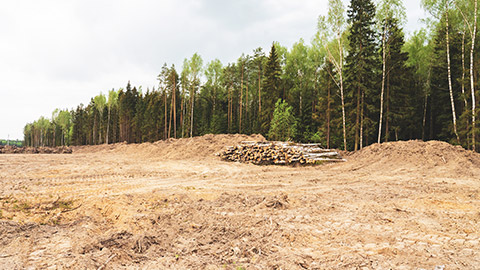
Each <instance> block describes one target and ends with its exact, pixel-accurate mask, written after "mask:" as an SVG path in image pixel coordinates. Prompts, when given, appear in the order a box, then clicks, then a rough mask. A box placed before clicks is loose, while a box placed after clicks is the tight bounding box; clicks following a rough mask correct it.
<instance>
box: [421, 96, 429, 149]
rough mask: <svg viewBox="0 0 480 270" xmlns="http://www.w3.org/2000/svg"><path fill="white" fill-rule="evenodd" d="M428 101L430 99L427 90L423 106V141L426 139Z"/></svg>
mask: <svg viewBox="0 0 480 270" xmlns="http://www.w3.org/2000/svg"><path fill="white" fill-rule="evenodd" d="M427 101H428V95H427V93H426V92H425V104H424V107H423V122H422V141H425V123H426V119H427Z"/></svg>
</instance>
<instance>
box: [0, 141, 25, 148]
mask: <svg viewBox="0 0 480 270" xmlns="http://www.w3.org/2000/svg"><path fill="white" fill-rule="evenodd" d="M0 145H15V146H18V147H22V146H23V141H21V140H0Z"/></svg>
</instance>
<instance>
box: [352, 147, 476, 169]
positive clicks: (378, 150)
mask: <svg viewBox="0 0 480 270" xmlns="http://www.w3.org/2000/svg"><path fill="white" fill-rule="evenodd" d="M349 160H351V161H353V162H355V163H362V164H363V165H364V166H365V167H372V166H375V167H378V166H381V167H382V169H383V170H388V169H389V168H395V169H397V170H398V169H400V170H401V169H413V168H415V169H420V170H423V171H427V170H431V169H434V171H436V172H437V173H440V174H448V175H450V174H452V173H453V174H456V175H459V176H465V175H466V176H472V175H471V174H472V173H473V171H477V168H479V167H480V154H477V153H474V152H472V151H468V150H465V149H463V148H462V147H461V146H453V145H451V144H448V143H446V142H440V141H427V142H424V141H418V140H412V141H399V142H388V143H382V144H373V145H370V146H368V147H365V148H363V149H362V150H360V151H357V152H355V153H353V154H351V155H350V157H349Z"/></svg>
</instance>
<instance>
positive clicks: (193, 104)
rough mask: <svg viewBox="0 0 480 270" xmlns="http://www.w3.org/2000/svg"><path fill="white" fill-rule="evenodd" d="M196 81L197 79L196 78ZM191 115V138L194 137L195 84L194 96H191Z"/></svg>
mask: <svg viewBox="0 0 480 270" xmlns="http://www.w3.org/2000/svg"><path fill="white" fill-rule="evenodd" d="M194 81H195V80H194ZM191 105H192V106H191V112H190V113H191V115H190V118H191V120H190V138H192V137H193V107H194V106H195V86H193V87H192V97H191Z"/></svg>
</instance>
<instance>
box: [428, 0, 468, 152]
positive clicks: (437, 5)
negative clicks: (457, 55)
mask: <svg viewBox="0 0 480 270" xmlns="http://www.w3.org/2000/svg"><path fill="white" fill-rule="evenodd" d="M450 2H451V0H422V5H423V7H424V8H425V9H426V10H427V11H429V12H430V14H431V15H433V16H438V15H440V16H442V15H443V17H444V18H445V41H446V42H445V45H446V49H447V54H446V58H447V78H448V91H449V93H450V105H451V108H452V122H453V132H454V134H455V137H456V138H457V142H458V143H460V137H459V136H458V131H457V116H456V112H455V102H454V97H453V86H452V74H451V63H450V62H451V61H450V35H449V29H450V25H449V11H450ZM437 18H438V17H437ZM438 19H439V21H440V18H438Z"/></svg>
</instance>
